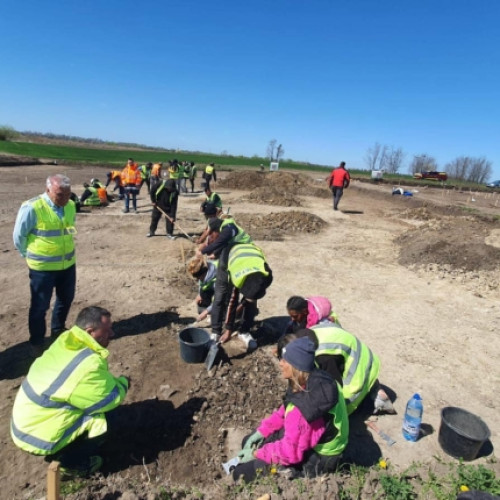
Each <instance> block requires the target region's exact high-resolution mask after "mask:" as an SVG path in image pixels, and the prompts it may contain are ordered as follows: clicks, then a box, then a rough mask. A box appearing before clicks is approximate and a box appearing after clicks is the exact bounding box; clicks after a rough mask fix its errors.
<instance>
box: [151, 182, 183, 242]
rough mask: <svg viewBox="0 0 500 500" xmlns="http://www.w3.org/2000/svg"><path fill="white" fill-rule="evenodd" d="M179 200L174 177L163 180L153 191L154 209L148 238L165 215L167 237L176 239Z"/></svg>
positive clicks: (152, 234)
mask: <svg viewBox="0 0 500 500" xmlns="http://www.w3.org/2000/svg"><path fill="white" fill-rule="evenodd" d="M178 201H179V191H177V185H176V182H175V180H174V179H168V180H162V181H161V183H160V184H159V186H158V187H157V188H156V190H155V191H154V192H153V191H151V202H152V204H153V211H152V213H151V224H150V226H149V233H148V234H147V235H146V236H147V237H148V238H151V237H152V236H154V235H155V232H156V228H157V227H158V222H159V221H160V219H161V217H162V215H165V219H166V221H165V222H166V231H167V238H168V239H170V240H175V236H174V234H173V233H174V225H175V218H176V215H177V202H178Z"/></svg>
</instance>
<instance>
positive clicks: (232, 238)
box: [196, 217, 252, 342]
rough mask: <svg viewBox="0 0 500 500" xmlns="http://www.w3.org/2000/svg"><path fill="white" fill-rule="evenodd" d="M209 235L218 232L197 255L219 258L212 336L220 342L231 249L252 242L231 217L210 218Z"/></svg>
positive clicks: (227, 295)
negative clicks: (211, 241)
mask: <svg viewBox="0 0 500 500" xmlns="http://www.w3.org/2000/svg"><path fill="white" fill-rule="evenodd" d="M208 224H209V230H210V231H209V235H211V234H212V233H217V237H216V238H215V240H214V241H213V243H210V244H209V245H207V246H205V247H203V248H198V249H197V250H196V256H198V257H201V256H202V255H206V256H207V257H209V258H212V259H218V260H219V266H218V268H217V277H216V281H215V294H214V300H213V305H212V313H211V315H210V319H211V328H212V333H211V338H212V340H214V341H215V342H218V341H219V339H220V337H221V335H222V326H223V325H222V323H223V320H224V313H225V311H226V308H227V301H228V300H229V293H228V290H229V277H228V271H227V264H228V257H229V251H230V250H231V248H232V247H233V246H234V245H239V244H241V243H252V238H251V237H250V235H249V234H248V233H247V232H246V231H245V230H244V229H242V228H241V227H239V226H238V225H237V224H236V221H235V220H234V219H233V218H232V217H229V218H227V219H224V220H222V219H218V218H211V219H209V222H208Z"/></svg>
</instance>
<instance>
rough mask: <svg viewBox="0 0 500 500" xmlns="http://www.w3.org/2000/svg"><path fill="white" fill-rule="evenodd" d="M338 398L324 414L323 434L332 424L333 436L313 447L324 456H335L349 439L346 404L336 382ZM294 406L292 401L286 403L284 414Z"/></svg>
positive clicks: (342, 449)
mask: <svg viewBox="0 0 500 500" xmlns="http://www.w3.org/2000/svg"><path fill="white" fill-rule="evenodd" d="M335 383H336V384H337V388H338V394H339V400H338V402H337V404H336V405H335V406H334V407H333V408H332V409H331V410H330V411H329V412H328V413H327V414H326V415H324V417H323V418H324V419H325V424H326V429H325V434H326V433H327V432H328V430H327V429H328V427H329V426H331V425H333V427H335V429H336V432H335V436H334V437H333V438H332V439H330V440H328V441H326V442H324V443H322V442H321V439H320V442H319V443H318V444H317V445H316V446H315V447H314V448H313V449H314V451H315V452H316V453H318V454H319V455H324V456H328V457H331V456H335V455H340V454H341V453H342V452H343V451H344V450H345V447H346V446H347V442H348V440H349V418H348V416H347V410H346V405H345V401H344V397H343V396H342V391H341V387H340V386H339V384H338V383H337V382H335ZM294 408H295V405H294V404H293V403H288V404H287V406H286V411H285V418H286V415H287V414H288V413H289V412H290V411H292V410H293V409H294Z"/></svg>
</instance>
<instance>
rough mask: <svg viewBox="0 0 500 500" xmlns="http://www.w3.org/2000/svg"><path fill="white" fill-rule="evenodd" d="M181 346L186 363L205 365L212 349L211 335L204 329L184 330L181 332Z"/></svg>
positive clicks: (190, 328)
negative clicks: (209, 350)
mask: <svg viewBox="0 0 500 500" xmlns="http://www.w3.org/2000/svg"><path fill="white" fill-rule="evenodd" d="M179 345H180V347H181V358H182V359H183V360H184V361H185V362H186V363H203V362H204V361H205V358H206V357H207V354H208V349H209V348H210V335H209V334H208V332H207V331H206V330H204V329H203V328H195V327H192V326H191V327H189V328H184V330H181V331H180V332H179Z"/></svg>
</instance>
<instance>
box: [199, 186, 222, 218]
mask: <svg viewBox="0 0 500 500" xmlns="http://www.w3.org/2000/svg"><path fill="white" fill-rule="evenodd" d="M205 196H206V198H205V200H204V201H203V203H202V204H201V205H200V212H203V213H205V207H206V206H207V205H208V204H212V205H214V206H215V208H216V209H217V211H216V215H217V216H219V215H220V214H221V213H222V199H221V197H220V196H219V195H218V194H217V193H215V192H213V191H212V190H211V189H210V186H207V187H205Z"/></svg>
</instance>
